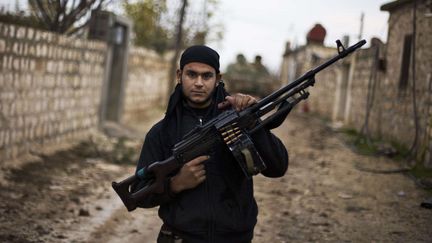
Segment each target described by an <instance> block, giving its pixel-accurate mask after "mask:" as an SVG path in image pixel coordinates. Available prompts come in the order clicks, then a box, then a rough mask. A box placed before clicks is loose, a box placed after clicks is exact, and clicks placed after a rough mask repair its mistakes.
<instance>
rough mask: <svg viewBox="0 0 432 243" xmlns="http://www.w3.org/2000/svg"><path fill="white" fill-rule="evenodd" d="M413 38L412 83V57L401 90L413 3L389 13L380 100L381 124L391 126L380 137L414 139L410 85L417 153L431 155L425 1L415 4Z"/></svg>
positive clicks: (430, 51) (430, 21)
mask: <svg viewBox="0 0 432 243" xmlns="http://www.w3.org/2000/svg"><path fill="white" fill-rule="evenodd" d="M417 3H418V6H417V11H416V35H415V50H416V51H415V81H414V79H413V68H412V67H413V64H414V63H413V57H414V56H411V58H410V59H411V61H410V64H409V76H408V82H407V86H406V87H405V88H401V87H400V77H401V68H402V66H403V64H402V52H403V47H404V38H405V36H406V35H409V34H412V33H413V32H414V29H413V4H412V2H409V3H404V4H401V5H400V6H398V7H395V8H392V9H390V10H389V12H390V18H389V32H388V43H387V52H386V57H385V58H386V61H387V70H386V77H385V78H384V79H383V80H382V84H381V88H380V89H379V92H380V96H381V97H383V98H382V100H381V102H380V106H381V107H382V109H381V112H382V119H381V122H384V123H386V124H391V125H390V126H382V127H381V129H380V130H381V132H382V134H383V135H384V136H385V137H386V138H388V139H392V140H396V141H400V142H401V143H403V144H405V145H407V146H411V144H412V143H413V141H414V137H415V130H416V129H415V122H414V121H415V119H414V109H413V85H414V84H415V99H416V100H415V101H416V106H417V114H418V121H419V130H418V135H419V137H418V138H419V140H418V142H419V145H420V146H419V154H423V153H430V151H431V148H429V147H430V141H431V132H430V131H431V129H430V128H431V124H430V120H431V104H432V97H431V94H432V85H431V82H432V80H431V75H432V42H431V39H432V28H431V27H430V26H431V25H432V13H431V9H430V7H429V8H428V7H427V6H426V4H427V1H417Z"/></svg>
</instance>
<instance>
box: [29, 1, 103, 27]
mask: <svg viewBox="0 0 432 243" xmlns="http://www.w3.org/2000/svg"><path fill="white" fill-rule="evenodd" d="M110 1H111V0H28V3H29V6H30V10H31V12H32V14H33V15H34V16H35V17H36V18H37V19H38V20H39V21H40V22H41V23H42V24H43V25H44V26H45V27H46V29H48V30H50V31H54V32H58V33H62V34H68V35H72V34H74V33H76V32H77V31H79V30H80V29H82V28H83V27H85V26H87V24H88V22H89V14H90V12H91V11H92V10H100V9H102V8H103V7H104V4H106V3H108V2H110Z"/></svg>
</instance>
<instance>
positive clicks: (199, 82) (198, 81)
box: [194, 75, 204, 86]
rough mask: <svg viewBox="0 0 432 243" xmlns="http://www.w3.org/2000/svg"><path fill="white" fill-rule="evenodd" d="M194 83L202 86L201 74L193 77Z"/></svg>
mask: <svg viewBox="0 0 432 243" xmlns="http://www.w3.org/2000/svg"><path fill="white" fill-rule="evenodd" d="M194 84H195V86H203V85H204V83H203V80H202V77H201V75H198V77H197V78H196V79H195V83H194Z"/></svg>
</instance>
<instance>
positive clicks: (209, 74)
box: [202, 73, 213, 79]
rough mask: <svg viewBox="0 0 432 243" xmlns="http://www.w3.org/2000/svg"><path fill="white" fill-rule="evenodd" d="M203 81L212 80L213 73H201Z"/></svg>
mask: <svg viewBox="0 0 432 243" xmlns="http://www.w3.org/2000/svg"><path fill="white" fill-rule="evenodd" d="M202 77H203V79H211V78H213V73H203V75H202Z"/></svg>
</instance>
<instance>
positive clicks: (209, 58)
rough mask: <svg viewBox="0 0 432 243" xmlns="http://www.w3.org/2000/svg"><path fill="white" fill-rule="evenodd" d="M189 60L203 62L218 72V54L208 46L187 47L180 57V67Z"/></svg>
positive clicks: (189, 61)
mask: <svg viewBox="0 0 432 243" xmlns="http://www.w3.org/2000/svg"><path fill="white" fill-rule="evenodd" d="M191 62H200V63H205V64H207V65H209V66H211V67H213V68H214V69H215V70H216V73H219V72H220V71H219V54H218V53H217V52H216V51H215V50H213V49H211V48H210V47H208V46H202V45H197V46H191V47H188V48H187V49H186V50H185V51H184V52H183V54H182V55H181V58H180V69H182V70H183V67H184V66H185V65H186V64H188V63H191Z"/></svg>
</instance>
